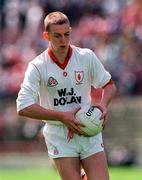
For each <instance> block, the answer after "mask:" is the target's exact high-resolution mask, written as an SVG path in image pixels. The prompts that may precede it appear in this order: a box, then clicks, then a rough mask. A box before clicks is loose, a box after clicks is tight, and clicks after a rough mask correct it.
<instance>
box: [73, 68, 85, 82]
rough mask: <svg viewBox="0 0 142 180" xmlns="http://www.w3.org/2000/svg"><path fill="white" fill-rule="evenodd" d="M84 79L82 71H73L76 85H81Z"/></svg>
mask: <svg viewBox="0 0 142 180" xmlns="http://www.w3.org/2000/svg"><path fill="white" fill-rule="evenodd" d="M83 78H84V71H75V79H76V82H77V84H82V81H83Z"/></svg>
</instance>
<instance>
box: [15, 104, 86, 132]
mask: <svg viewBox="0 0 142 180" xmlns="http://www.w3.org/2000/svg"><path fill="white" fill-rule="evenodd" d="M78 110H79V108H77V109H75V110H74V111H67V112H61V111H55V110H51V109H46V108H43V107H41V106H40V105H38V104H32V105H31V106H28V107H26V108H24V109H22V110H20V111H19V112H18V114H19V115H20V116H25V117H29V118H33V119H37V120H47V121H48V120H50V121H51V120H53V121H57V120H59V121H61V122H62V123H64V124H65V125H66V126H67V127H68V128H70V129H71V130H72V131H73V132H74V133H77V134H79V135H81V134H83V132H82V131H81V129H80V126H84V125H82V124H81V123H79V122H77V121H76V119H75V113H76V112H77V111H78Z"/></svg>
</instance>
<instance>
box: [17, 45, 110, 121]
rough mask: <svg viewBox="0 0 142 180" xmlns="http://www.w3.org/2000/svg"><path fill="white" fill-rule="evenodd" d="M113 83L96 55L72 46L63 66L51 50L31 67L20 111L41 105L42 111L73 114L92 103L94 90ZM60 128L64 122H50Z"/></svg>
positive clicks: (31, 63)
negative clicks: (34, 105)
mask: <svg viewBox="0 0 142 180" xmlns="http://www.w3.org/2000/svg"><path fill="white" fill-rule="evenodd" d="M110 79H111V75H110V74H109V72H107V71H106V70H105V69H104V66H103V65H102V64H101V62H100V61H99V60H98V58H97V57H96V55H95V54H94V52H93V51H91V50H89V49H82V48H78V47H75V46H71V47H70V49H69V52H68V55H67V58H66V60H65V62H64V63H63V64H60V63H59V62H57V60H56V58H55V57H54V55H53V54H52V53H51V51H50V50H49V49H47V50H45V51H44V52H43V53H41V54H40V55H39V56H37V57H36V58H35V59H34V60H33V61H31V62H30V63H29V66H28V68H27V71H26V73H25V78H24V81H23V83H22V85H21V89H20V91H19V94H18V98H17V110H18V111H19V110H21V109H23V108H25V107H28V106H30V105H32V104H34V103H36V102H37V99H39V103H40V105H41V106H42V107H44V108H48V109H53V110H57V111H64V112H65V111H70V110H74V109H75V108H77V107H80V106H84V105H86V104H90V103H91V97H90V91H91V86H94V87H95V88H99V87H102V86H104V85H105V84H106V83H107V82H109V80H110ZM46 122H47V123H52V124H53V123H55V124H58V123H59V124H60V123H61V122H60V121H46Z"/></svg>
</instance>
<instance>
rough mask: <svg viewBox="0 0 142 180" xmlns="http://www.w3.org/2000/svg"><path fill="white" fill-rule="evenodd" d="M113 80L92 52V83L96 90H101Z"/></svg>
mask: <svg viewBox="0 0 142 180" xmlns="http://www.w3.org/2000/svg"><path fill="white" fill-rule="evenodd" d="M110 79H111V75H110V73H109V72H108V71H107V70H106V69H105V68H104V66H103V64H102V63H101V62H100V60H99V59H98V58H97V56H96V55H95V54H94V53H93V52H92V58H91V83H92V86H94V87H95V88H101V87H103V86H104V85H105V84H107V82H109V80H110Z"/></svg>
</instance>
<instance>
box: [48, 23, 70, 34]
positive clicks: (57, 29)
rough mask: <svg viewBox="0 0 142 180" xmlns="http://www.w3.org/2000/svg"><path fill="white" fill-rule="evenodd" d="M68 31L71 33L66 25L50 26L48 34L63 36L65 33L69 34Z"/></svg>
mask: <svg viewBox="0 0 142 180" xmlns="http://www.w3.org/2000/svg"><path fill="white" fill-rule="evenodd" d="M70 31H71V27H70V25H69V24H68V23H64V24H52V25H50V32H51V33H59V34H64V33H66V32H70Z"/></svg>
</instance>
